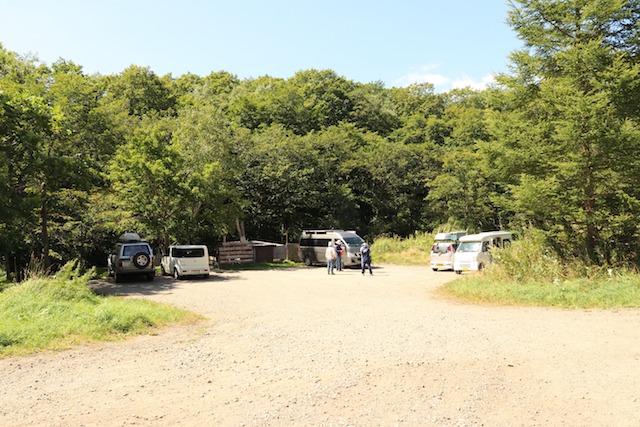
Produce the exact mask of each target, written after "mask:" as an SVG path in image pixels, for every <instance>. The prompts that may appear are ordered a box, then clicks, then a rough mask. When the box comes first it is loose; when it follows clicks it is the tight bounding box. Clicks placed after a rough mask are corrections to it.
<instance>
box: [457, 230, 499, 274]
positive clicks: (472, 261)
mask: <svg viewBox="0 0 640 427" xmlns="http://www.w3.org/2000/svg"><path fill="white" fill-rule="evenodd" d="M511 239H512V235H511V233H509V232H507V231H487V232H484V233H479V234H469V235H467V236H462V237H461V238H460V244H459V245H458V249H457V250H456V254H455V257H454V260H453V270H454V271H455V272H456V273H457V274H461V273H462V272H463V271H469V270H471V271H473V270H482V269H483V268H484V267H485V266H487V265H488V264H491V262H492V261H493V258H492V257H491V252H490V249H491V248H492V247H504V246H505V245H509V244H510V243H511Z"/></svg>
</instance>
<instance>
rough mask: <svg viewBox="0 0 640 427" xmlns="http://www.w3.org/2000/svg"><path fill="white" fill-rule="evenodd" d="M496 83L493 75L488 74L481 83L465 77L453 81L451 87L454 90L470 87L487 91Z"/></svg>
mask: <svg viewBox="0 0 640 427" xmlns="http://www.w3.org/2000/svg"><path fill="white" fill-rule="evenodd" d="M493 82H495V79H494V75H493V74H487V75H486V76H484V77H483V78H482V79H481V80H480V81H477V80H474V79H472V78H471V77H469V76H464V77H461V78H458V79H455V80H452V81H451V87H452V88H454V89H461V88H465V87H470V88H471V89H476V90H482V89H486V88H487V86H489V85H490V84H491V83H493Z"/></svg>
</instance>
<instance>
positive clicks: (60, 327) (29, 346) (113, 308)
mask: <svg viewBox="0 0 640 427" xmlns="http://www.w3.org/2000/svg"><path fill="white" fill-rule="evenodd" d="M92 274H93V272H92V271H89V272H87V273H85V274H81V273H80V272H79V268H78V267H77V266H75V263H69V264H67V265H65V266H64V267H63V268H62V269H61V270H60V271H59V272H58V273H57V274H56V275H55V276H54V277H35V278H31V279H29V280H27V281H25V282H23V283H21V284H19V285H15V286H12V287H10V288H8V289H6V290H5V291H4V292H1V293H0V313H1V315H0V358H2V357H6V356H10V355H24V354H29V353H34V352H36V351H40V350H47V349H48V350H62V349H66V348H69V347H71V346H73V345H77V344H79V343H83V342H89V341H112V340H118V339H122V338H124V337H126V336H129V335H133V334H141V333H146V332H149V330H151V329H153V328H155V327H159V326H162V325H166V324H169V323H189V322H195V321H198V320H200V319H201V317H200V316H199V315H196V314H194V313H190V312H187V311H185V310H180V309H177V308H174V307H171V306H167V305H162V304H158V303H154V302H150V301H146V300H134V299H129V300H125V299H122V298H117V297H111V296H98V295H96V294H95V293H94V292H93V291H91V289H90V288H89V287H88V286H87V285H88V283H89V280H90V277H91V275H92Z"/></svg>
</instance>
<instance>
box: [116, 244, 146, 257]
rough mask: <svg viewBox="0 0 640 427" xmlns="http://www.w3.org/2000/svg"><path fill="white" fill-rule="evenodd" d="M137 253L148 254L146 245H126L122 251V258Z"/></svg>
mask: <svg viewBox="0 0 640 427" xmlns="http://www.w3.org/2000/svg"><path fill="white" fill-rule="evenodd" d="M139 252H144V253H145V254H148V253H149V246H147V245H126V246H125V247H124V248H123V249H122V255H123V256H133V255H135V254H137V253H139Z"/></svg>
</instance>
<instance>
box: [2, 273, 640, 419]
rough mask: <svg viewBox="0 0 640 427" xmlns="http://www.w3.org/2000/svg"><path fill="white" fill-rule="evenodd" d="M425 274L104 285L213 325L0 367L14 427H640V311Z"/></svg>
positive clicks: (224, 276) (259, 276)
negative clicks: (483, 296) (468, 297)
mask: <svg viewBox="0 0 640 427" xmlns="http://www.w3.org/2000/svg"><path fill="white" fill-rule="evenodd" d="M455 278H456V277H455V275H454V274H453V273H451V272H438V273H436V272H433V271H431V270H430V269H429V268H427V267H399V266H392V265H389V266H384V267H378V268H376V269H375V270H374V275H373V276H369V275H368V274H367V275H365V276H363V275H361V274H360V272H359V270H347V271H343V272H339V273H337V274H336V275H335V276H328V275H327V274H326V270H325V269H324V268H300V269H283V270H270V271H242V272H223V273H215V274H212V275H211V276H210V278H209V279H206V280H180V281H175V280H173V279H170V278H156V280H155V281H153V282H129V283H123V284H118V285H116V284H114V283H112V282H110V281H107V282H104V283H101V284H98V288H99V289H100V290H101V291H102V292H107V293H113V294H118V295H123V296H126V297H128V298H148V299H151V300H154V301H161V302H165V303H169V304H173V305H176V306H179V307H183V308H187V309H189V310H192V311H196V312H199V313H202V314H203V315H205V316H206V317H207V320H206V321H203V322H202V323H200V324H197V325H191V326H180V327H170V328H166V329H163V330H160V331H158V332H157V333H154V334H153V335H148V336H140V337H135V338H132V339H130V340H127V341H124V342H117V343H97V344H91V345H87V346H82V347H80V348H76V349H73V350H68V351H64V352H60V353H45V354H39V355H35V356H29V357H22V358H9V359H4V360H1V361H0V425H2V426H31V425H37V426H45V425H46V426H93V425H95V426H98V425H99V426H128V425H185V426H202V425H209V426H428V425H436V426H481V425H484V426H550V425H551V426H557V425H562V426H639V425H640V311H639V310H616V311H599V310H577V311H569V310H556V309H544V308H522V307H492V306H472V305H467V304H463V303H460V302H456V301H451V300H448V299H446V298H443V297H441V296H439V295H438V294H437V293H436V289H437V288H438V287H439V286H440V285H442V284H443V283H445V282H446V281H449V280H453V279H455Z"/></svg>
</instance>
